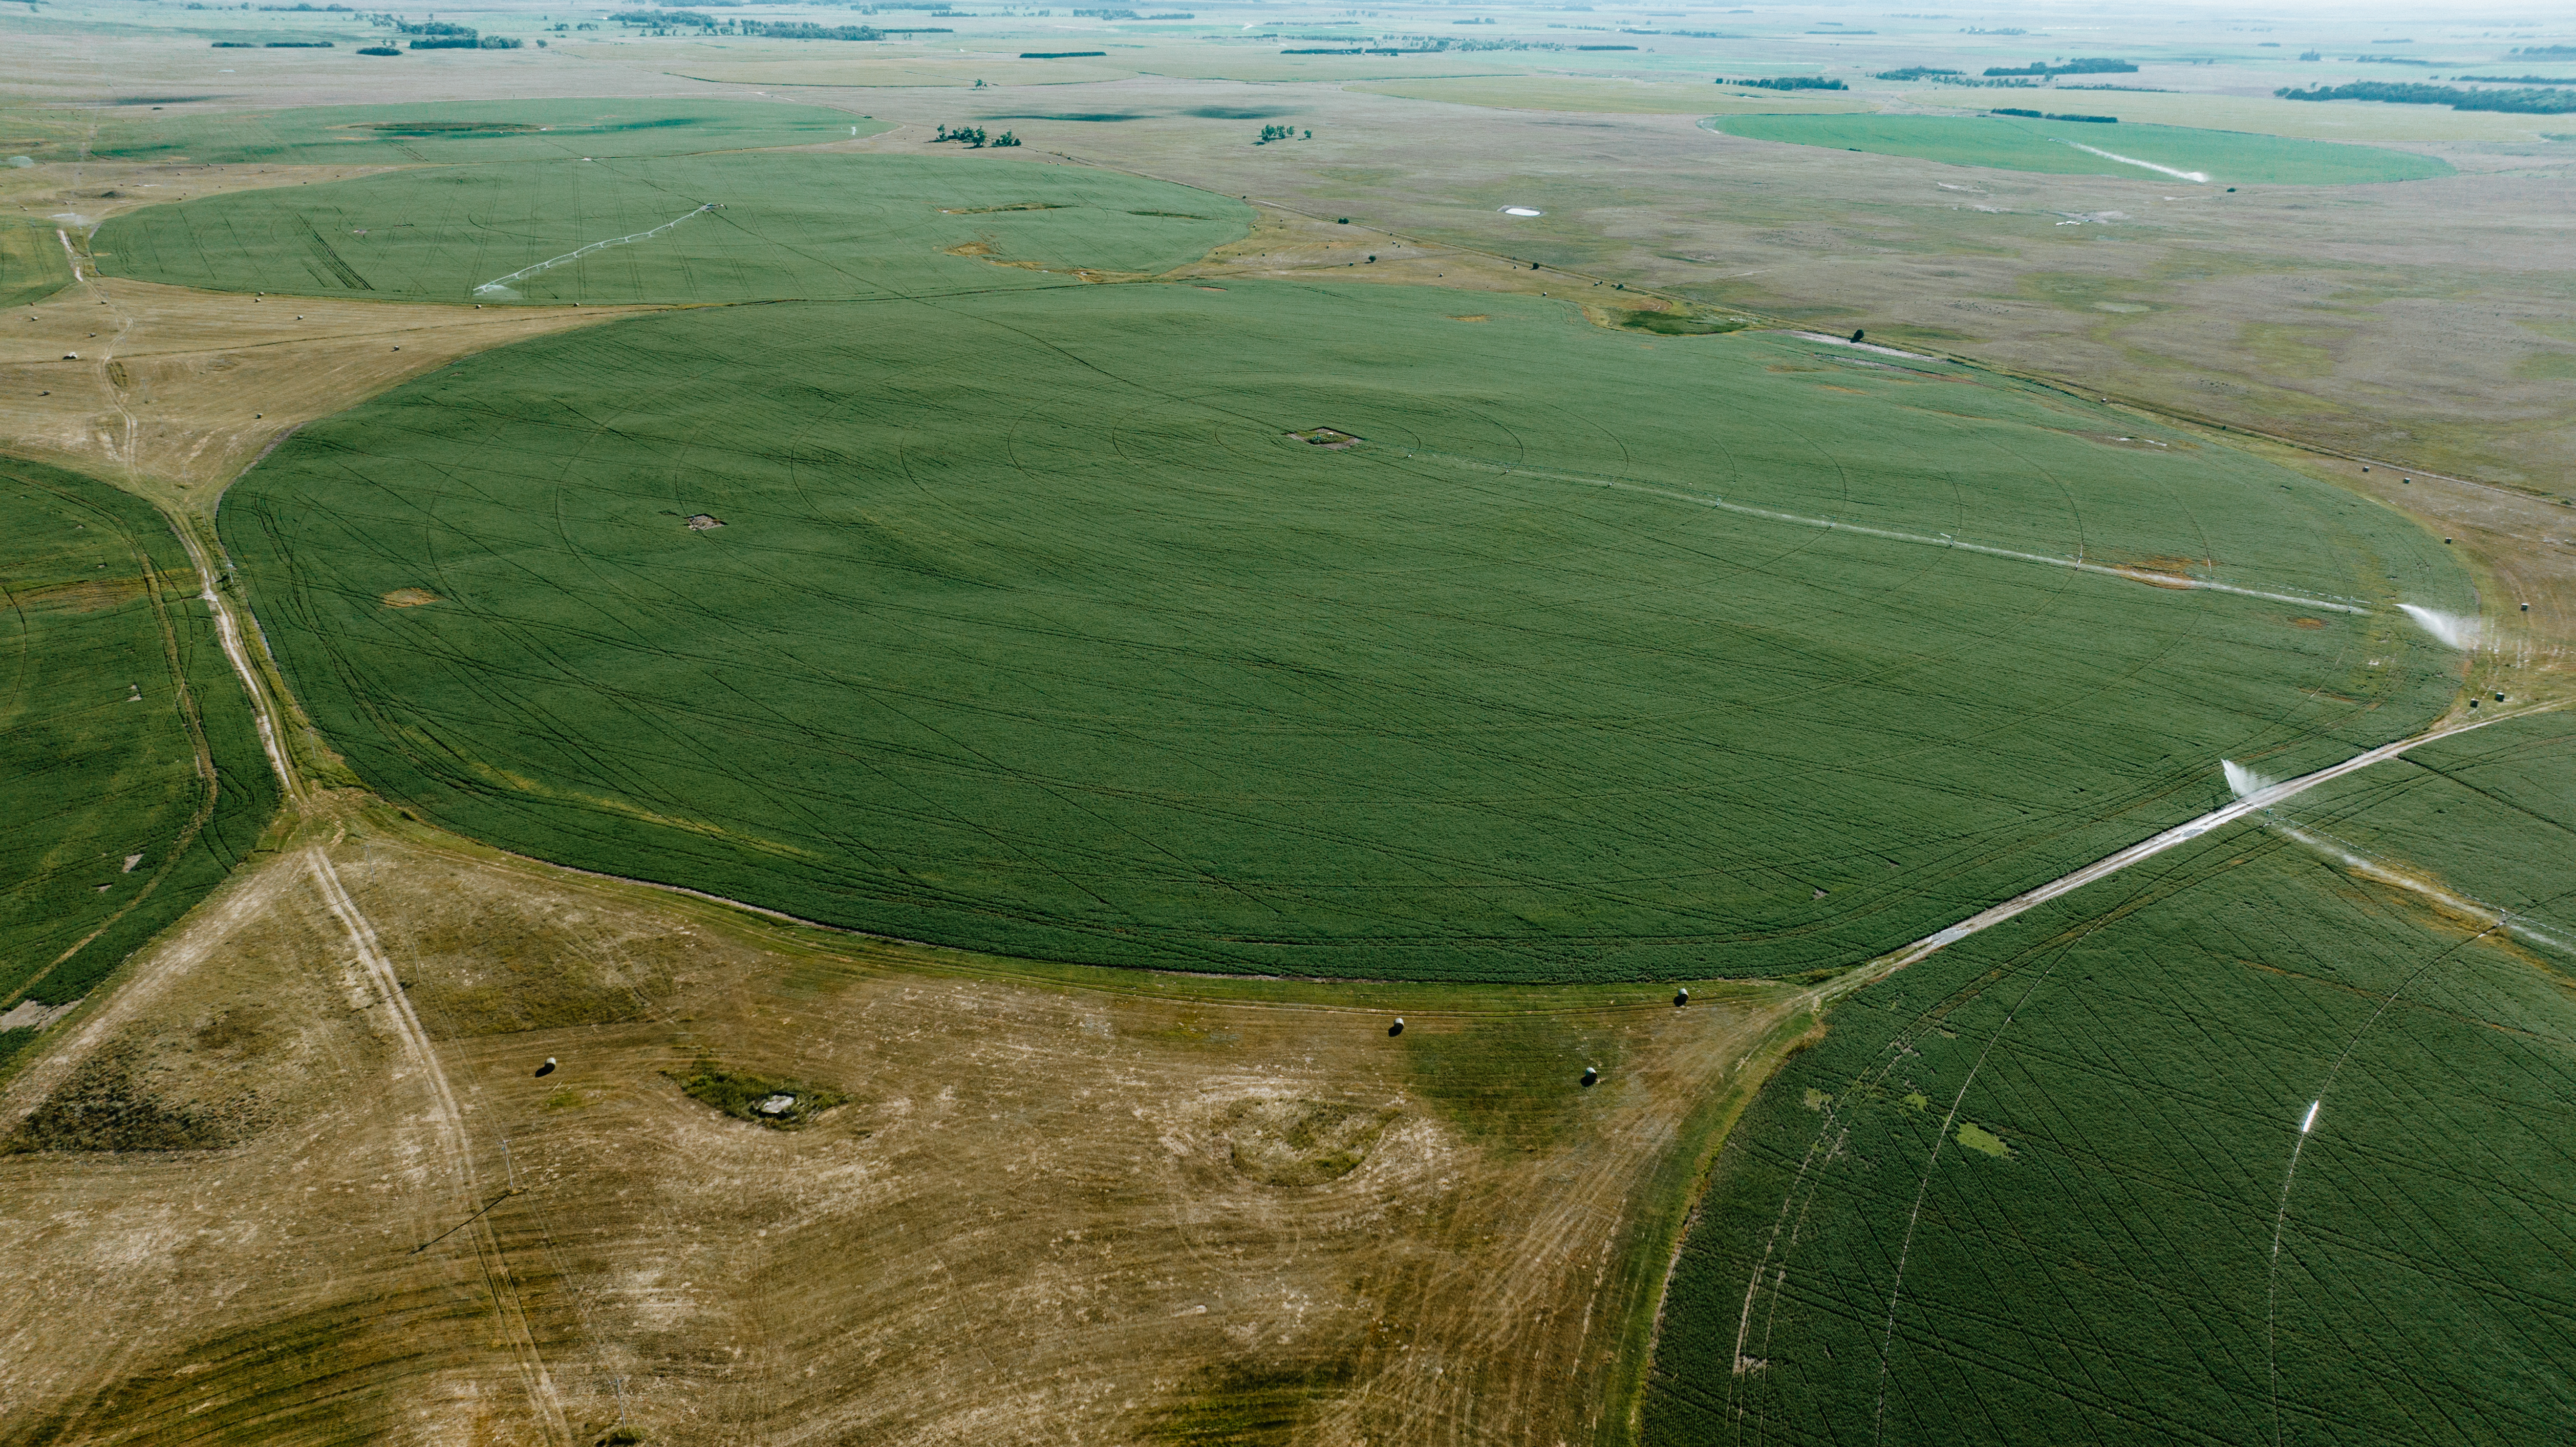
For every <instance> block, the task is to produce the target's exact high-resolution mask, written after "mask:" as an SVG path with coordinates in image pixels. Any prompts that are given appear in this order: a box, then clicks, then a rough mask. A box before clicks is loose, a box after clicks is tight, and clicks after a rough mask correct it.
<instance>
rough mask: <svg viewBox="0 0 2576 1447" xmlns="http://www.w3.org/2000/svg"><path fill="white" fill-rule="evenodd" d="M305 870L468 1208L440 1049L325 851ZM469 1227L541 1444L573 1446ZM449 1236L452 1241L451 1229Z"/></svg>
mask: <svg viewBox="0 0 2576 1447" xmlns="http://www.w3.org/2000/svg"><path fill="white" fill-rule="evenodd" d="M304 864H305V870H306V873H307V874H309V875H310V876H311V877H312V880H313V887H314V888H315V889H316V890H317V891H319V892H320V894H321V896H322V902H323V904H324V905H325V906H327V907H328V908H329V909H330V911H331V915H332V917H333V918H334V919H336V920H338V921H339V923H340V928H341V929H342V931H344V932H345V933H346V934H347V935H348V937H349V944H350V947H351V948H352V949H354V950H355V951H356V952H357V955H358V963H359V965H360V966H361V967H362V968H364V969H365V971H366V972H367V977H368V979H369V980H371V981H372V982H373V983H374V985H375V987H376V989H377V991H378V992H379V993H380V994H382V995H383V996H384V1000H385V1009H386V1013H387V1016H388V1018H390V1019H391V1020H392V1021H393V1026H394V1034H395V1036H396V1037H397V1038H398V1039H399V1040H400V1042H401V1045H402V1052H403V1054H404V1055H405V1056H406V1057H407V1058H409V1059H410V1061H411V1063H412V1066H413V1068H415V1069H417V1070H418V1071H420V1073H421V1075H422V1077H423V1079H425V1080H426V1081H427V1083H428V1085H429V1091H430V1097H431V1104H430V1115H431V1128H432V1131H433V1132H434V1133H435V1134H436V1135H437V1136H438V1139H439V1144H440V1145H442V1146H443V1147H445V1149H446V1152H447V1157H448V1164H449V1166H450V1167H451V1169H452V1170H453V1171H454V1172H455V1174H456V1176H457V1182H458V1185H459V1186H460V1187H461V1190H462V1194H463V1199H464V1200H465V1201H466V1202H467V1203H471V1202H473V1201H474V1200H476V1199H477V1198H478V1197H479V1196H480V1195H481V1191H480V1189H479V1188H478V1186H477V1184H476V1180H475V1175H474V1152H473V1147H472V1143H471V1142H470V1141H468V1140H467V1139H466V1135H465V1117H464V1113H463V1112H462V1111H461V1110H459V1109H458V1108H457V1104H456V1093H455V1091H454V1090H452V1089H450V1088H449V1086H448V1083H447V1072H446V1071H445V1070H444V1069H442V1068H441V1067H440V1065H439V1063H438V1048H437V1046H436V1045H434V1044H432V1043H431V1041H430V1038H429V1032H428V1031H426V1030H424V1029H422V1028H421V1023H420V1016H419V1015H418V1014H417V1013H416V1012H414V1011H413V1009H412V1007H411V998H410V996H408V995H406V994H405V993H404V992H403V984H402V978H401V976H400V975H398V974H397V973H396V972H395V970H394V964H393V961H392V960H391V959H389V958H387V957H386V955H385V952H384V947H383V945H382V943H381V942H380V941H378V940H377V938H376V930H375V926H373V925H371V924H369V923H368V922H367V917H366V915H365V914H363V913H361V912H360V911H359V909H358V905H357V902H356V901H355V900H353V899H351V898H350V897H349V892H348V890H347V889H346V888H344V887H343V886H342V885H341V883H340V874H339V871H338V870H336V869H333V868H332V867H331V857H330V854H329V853H328V846H326V845H322V844H315V845H311V846H309V847H307V848H306V849H305V851H304ZM489 1209H490V1207H489V1206H486V1207H485V1208H484V1210H486V1211H488V1210H489ZM470 1224H472V1225H474V1226H476V1227H478V1228H479V1229H477V1230H475V1231H474V1232H473V1233H472V1239H473V1241H474V1243H475V1248H476V1249H475V1255H476V1256H477V1258H479V1259H480V1260H481V1261H482V1262H483V1263H484V1278H485V1280H486V1282H487V1283H488V1284H489V1285H490V1287H491V1289H492V1298H493V1307H494V1309H495V1310H496V1311H497V1312H498V1313H499V1315H500V1317H501V1321H502V1326H503V1329H504V1333H505V1335H506V1336H507V1337H508V1338H509V1343H510V1351H511V1355H512V1356H514V1357H516V1358H517V1359H518V1364H519V1374H520V1376H521V1377H522V1378H524V1379H525V1380H526V1382H527V1386H528V1395H529V1396H530V1398H531V1399H533V1400H534V1401H535V1403H536V1404H537V1407H538V1411H539V1414H540V1416H541V1418H542V1420H543V1422H544V1424H545V1428H546V1436H547V1440H548V1441H553V1442H567V1443H568V1442H570V1441H572V1429H571V1427H570V1426H569V1425H568V1424H567V1423H566V1422H565V1419H564V1414H563V1403H562V1402H561V1401H560V1400H559V1399H558V1398H557V1397H556V1395H555V1386H554V1379H553V1378H552V1377H551V1376H549V1375H548V1374H547V1372H546V1363H545V1358H544V1357H543V1356H542V1355H541V1354H540V1353H539V1352H538V1350H537V1341H536V1333H535V1332H534V1331H532V1330H530V1328H529V1326H528V1313H527V1307H526V1304H525V1303H523V1302H522V1301H520V1299H519V1288H518V1281H517V1278H516V1277H514V1276H513V1275H512V1274H511V1271H510V1264H509V1260H508V1258H507V1257H506V1256H505V1255H504V1254H503V1252H502V1250H501V1242H500V1238H499V1237H498V1236H497V1235H495V1234H494V1233H493V1231H492V1229H491V1223H490V1222H489V1221H488V1220H486V1219H485V1217H484V1214H483V1211H477V1212H475V1213H474V1214H473V1216H472V1217H471V1218H470ZM449 1234H453V1228H451V1231H450V1233H449ZM438 1239H442V1240H443V1239H445V1238H444V1237H441V1238H438Z"/></svg>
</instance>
